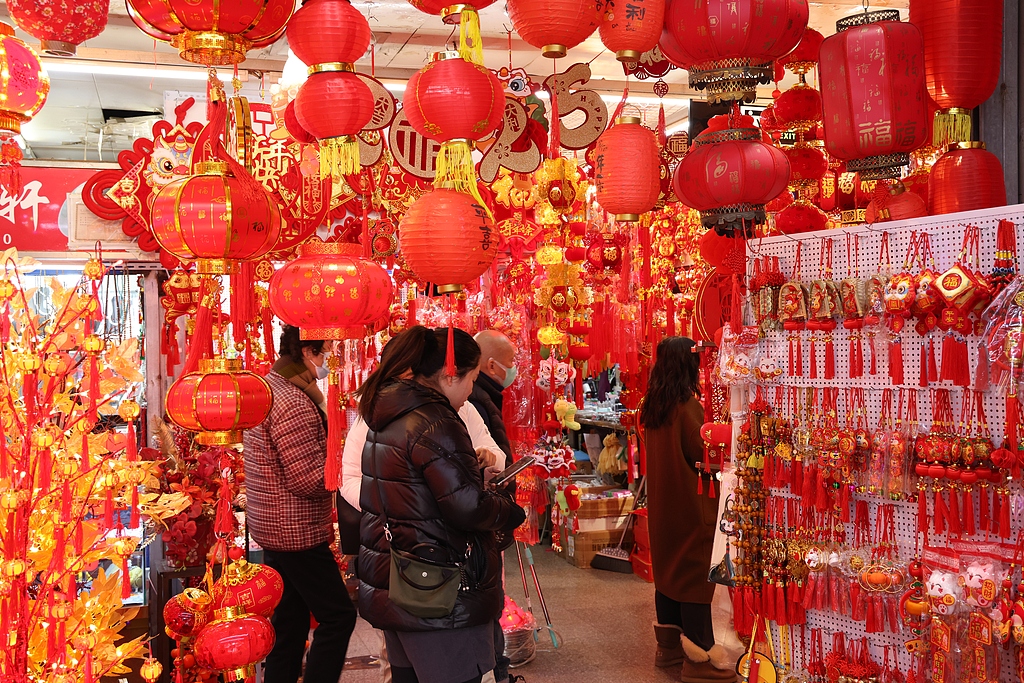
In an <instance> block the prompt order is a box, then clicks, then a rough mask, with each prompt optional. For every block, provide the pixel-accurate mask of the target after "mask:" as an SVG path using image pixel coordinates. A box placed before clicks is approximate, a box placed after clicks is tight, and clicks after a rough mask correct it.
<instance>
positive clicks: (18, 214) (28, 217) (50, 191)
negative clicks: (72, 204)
mask: <svg viewBox="0 0 1024 683" xmlns="http://www.w3.org/2000/svg"><path fill="white" fill-rule="evenodd" d="M94 173H96V169H95V168H50V167H41V166H22V167H21V183H22V188H21V192H20V193H18V194H17V195H16V196H11V195H10V194H9V193H8V192H7V190H6V189H3V188H0V250H4V249H10V248H11V247H14V248H16V249H18V250H19V251H67V248H68V233H67V231H68V209H67V200H68V194H69V193H70V192H72V191H73V190H74V189H75V188H77V187H79V186H80V185H82V184H83V183H84V182H85V181H86V180H88V178H89V177H90V176H92V175H93V174H94Z"/></svg>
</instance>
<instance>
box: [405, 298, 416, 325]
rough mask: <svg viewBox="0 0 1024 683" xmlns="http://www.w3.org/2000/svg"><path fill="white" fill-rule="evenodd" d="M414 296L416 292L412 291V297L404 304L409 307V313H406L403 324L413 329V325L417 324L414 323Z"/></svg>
mask: <svg viewBox="0 0 1024 683" xmlns="http://www.w3.org/2000/svg"><path fill="white" fill-rule="evenodd" d="M416 294H417V291H416V290H413V293H412V296H410V297H409V300H408V301H407V302H406V303H407V304H408V306H409V313H408V315H406V321H405V324H406V326H407V327H413V326H414V325H416V324H417V323H416Z"/></svg>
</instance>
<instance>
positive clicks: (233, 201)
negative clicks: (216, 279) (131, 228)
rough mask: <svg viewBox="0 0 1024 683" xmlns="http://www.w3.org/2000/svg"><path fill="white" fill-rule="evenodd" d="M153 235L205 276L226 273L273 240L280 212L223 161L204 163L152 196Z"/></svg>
mask: <svg viewBox="0 0 1024 683" xmlns="http://www.w3.org/2000/svg"><path fill="white" fill-rule="evenodd" d="M151 227H152V229H153V236H154V237H155V238H156V240H157V242H159V243H160V246H161V247H162V248H163V249H165V250H166V251H168V252H170V253H171V254H172V255H174V256H175V257H177V258H179V259H181V260H182V261H196V270H197V272H199V273H204V274H230V273H235V272H236V271H237V269H238V262H239V261H248V260H253V259H258V258H260V257H262V256H264V255H266V254H267V253H268V252H269V251H270V250H271V249H273V248H274V246H275V245H276V244H277V239H278V237H279V236H280V234H281V210H280V209H279V208H278V205H277V203H276V202H275V201H274V200H273V199H271V198H270V195H269V194H267V191H266V190H264V189H263V186H262V185H260V184H259V183H257V182H256V181H255V180H253V179H252V178H251V177H248V178H242V177H236V176H235V175H234V174H233V173H231V171H230V170H229V169H228V165H227V164H226V163H225V162H223V161H202V162H199V163H197V164H196V166H195V174H194V175H190V176H187V177H185V178H181V179H179V180H174V181H171V182H170V183H168V184H166V185H164V186H163V188H161V190H160V193H159V194H157V196H156V198H155V199H154V200H153V209H152V226H151Z"/></svg>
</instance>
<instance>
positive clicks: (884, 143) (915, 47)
mask: <svg viewBox="0 0 1024 683" xmlns="http://www.w3.org/2000/svg"><path fill="white" fill-rule="evenodd" d="M836 30H837V31H838V33H836V34H835V35H833V36H830V37H828V38H826V39H825V41H824V42H822V44H821V64H820V72H821V73H820V76H821V82H822V83H828V84H829V87H827V88H826V89H825V90H824V92H823V93H822V106H823V111H824V125H825V148H826V149H827V150H828V153H829V154H831V155H832V156H833V157H836V158H837V159H841V160H844V161H846V167H847V170H849V171H851V172H859V173H860V175H861V177H862V178H865V179H877V178H888V177H897V176H898V175H899V173H900V170H901V169H902V168H903V167H904V166H906V165H907V163H908V162H909V153H910V152H912V151H914V150H915V149H917V148H918V147H920V146H921V145H923V144H924V143H925V142H926V141H927V139H928V131H927V125H926V121H925V119H926V117H927V113H928V111H927V106H928V103H927V96H926V92H925V87H924V56H923V49H924V47H923V41H922V39H921V32H920V31H919V30H918V29H917V27H916V26H914V25H912V24H907V23H901V22H900V21H899V11H898V10H883V11H879V12H864V13H859V14H856V15H853V16H851V17H847V18H846V19H841V20H839V21H837V22H836Z"/></svg>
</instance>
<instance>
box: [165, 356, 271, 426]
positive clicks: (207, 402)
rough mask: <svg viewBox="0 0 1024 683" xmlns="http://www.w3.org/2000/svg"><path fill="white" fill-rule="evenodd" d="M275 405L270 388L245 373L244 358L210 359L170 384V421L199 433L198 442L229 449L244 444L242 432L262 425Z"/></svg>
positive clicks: (168, 401) (247, 372)
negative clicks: (197, 368)
mask: <svg viewBox="0 0 1024 683" xmlns="http://www.w3.org/2000/svg"><path fill="white" fill-rule="evenodd" d="M273 402H274V396H273V394H272V393H271V392H270V385H269V384H267V381H266V380H265V379H263V378H262V377H260V376H259V375H257V374H255V373H252V372H249V371H247V370H243V369H242V359H241V358H207V359H204V360H200V361H199V370H198V371H196V372H191V373H189V374H187V375H184V376H182V377H180V378H178V380H177V381H176V382H175V383H174V384H172V385H171V388H170V389H168V390H167V400H166V401H165V409H166V412H167V417H169V418H170V419H171V422H173V423H174V424H176V425H178V426H179V427H181V428H182V429H187V430H189V431H190V432H199V434H198V435H197V436H196V441H197V442H199V443H201V444H203V445H204V446H227V445H231V444H236V443H241V442H242V431H243V430H245V429H252V428H253V427H257V426H259V425H260V424H261V423H262V422H263V420H265V419H266V417H267V415H268V414H269V413H270V406H271V405H272V404H273Z"/></svg>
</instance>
